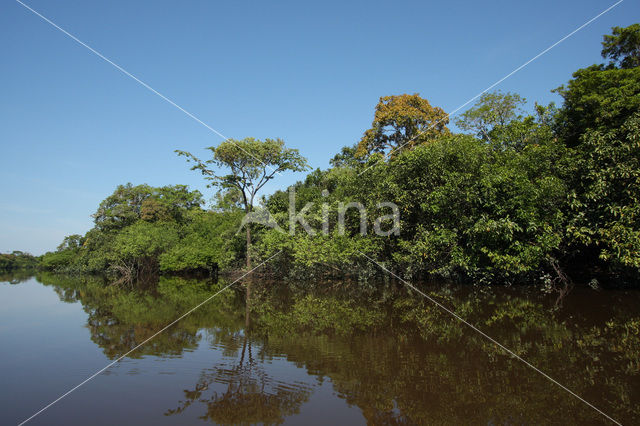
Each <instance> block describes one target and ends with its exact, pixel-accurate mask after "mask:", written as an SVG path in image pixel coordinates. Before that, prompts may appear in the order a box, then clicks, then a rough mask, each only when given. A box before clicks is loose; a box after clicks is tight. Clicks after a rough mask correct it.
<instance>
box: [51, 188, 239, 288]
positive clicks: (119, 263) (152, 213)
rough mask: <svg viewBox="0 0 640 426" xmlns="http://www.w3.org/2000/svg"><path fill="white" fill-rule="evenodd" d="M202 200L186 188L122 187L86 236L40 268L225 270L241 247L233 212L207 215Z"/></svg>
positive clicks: (126, 272)
mask: <svg viewBox="0 0 640 426" xmlns="http://www.w3.org/2000/svg"><path fill="white" fill-rule="evenodd" d="M202 202H203V201H202V195H201V194H200V192H198V191H189V189H188V188H187V187H186V186H184V185H175V186H165V187H161V188H153V187H150V186H148V185H137V186H133V185H131V184H127V185H120V186H118V188H117V189H116V190H115V192H114V193H113V194H112V195H110V196H109V197H108V198H107V199H105V200H104V201H103V202H102V203H101V204H100V207H99V208H98V213H96V215H95V218H96V226H95V227H94V228H93V229H91V230H90V231H89V232H87V234H86V235H85V236H80V235H71V236H68V237H66V238H65V239H64V241H63V242H62V244H60V246H59V247H58V250H57V251H56V252H49V253H46V254H45V255H43V256H42V259H41V262H40V267H41V268H43V269H46V270H54V271H66V272H105V271H111V272H115V273H117V274H119V275H123V276H126V277H130V278H131V277H135V276H136V275H137V274H138V272H141V273H143V274H149V273H151V274H153V273H155V272H157V271H158V270H161V271H171V272H178V271H185V270H212V269H218V268H224V267H229V266H230V265H231V264H232V263H233V262H234V261H235V259H236V253H238V252H239V250H240V249H241V247H240V246H239V244H238V239H237V238H235V235H234V233H235V230H236V229H237V227H238V224H239V217H238V216H239V213H238V212H237V211H234V210H233V209H231V210H225V209H221V210H220V211H217V212H207V211H204V210H202V209H201V208H200V205H201V204H202Z"/></svg>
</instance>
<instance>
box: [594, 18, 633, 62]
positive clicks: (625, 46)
mask: <svg viewBox="0 0 640 426" xmlns="http://www.w3.org/2000/svg"><path fill="white" fill-rule="evenodd" d="M611 33H612V34H611V35H605V36H604V41H603V42H602V57H604V58H609V59H610V60H611V64H612V65H618V66H619V67H620V68H635V67H637V66H638V65H640V24H633V25H629V26H628V27H626V28H622V27H613V28H612V29H611Z"/></svg>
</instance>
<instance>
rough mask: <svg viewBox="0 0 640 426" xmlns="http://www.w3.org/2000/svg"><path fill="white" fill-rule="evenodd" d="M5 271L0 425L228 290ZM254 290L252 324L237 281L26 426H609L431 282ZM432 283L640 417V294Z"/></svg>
mask: <svg viewBox="0 0 640 426" xmlns="http://www.w3.org/2000/svg"><path fill="white" fill-rule="evenodd" d="M0 281H2V283H0V343H1V345H0V377H1V378H2V386H1V391H0V424H18V423H20V422H21V421H23V420H25V419H27V418H28V417H29V416H31V415H32V414H34V413H35V412H37V411H38V410H40V409H41V408H42V407H44V406H45V405H47V404H48V403H50V402H51V401H53V400H55V399H56V398H58V397H59V396H60V395H62V394H64V393H65V392H66V391H68V390H69V389H71V388H73V387H74V386H76V385H77V384H78V383H80V382H82V381H83V380H85V379H86V378H87V377H89V376H91V375H92V374H93V373H95V372H96V371H98V370H100V369H101V368H103V367H105V366H106V365H107V364H109V363H110V362H112V361H113V360H115V359H117V358H118V357H120V356H121V355H122V354H125V353H127V352H128V351H130V350H131V349H132V348H134V347H136V346H137V345H138V344H139V343H141V342H142V341H144V340H145V339H147V338H148V337H150V336H152V335H153V334H154V333H155V332H156V331H158V330H160V329H161V328H163V327H164V326H165V325H167V324H168V323H170V322H171V321H173V320H174V319H175V318H177V317H179V316H180V315H181V314H183V313H184V312H186V311H187V310H189V309H190V308H191V307H192V306H194V305H196V304H198V303H199V302H201V301H202V300H204V299H206V298H207V297H209V296H210V295H212V294H214V293H215V292H216V291H218V290H219V289H220V288H222V286H223V285H224V284H223V283H218V284H212V283H208V282H206V281H197V280H185V279H178V278H162V279H161V280H160V282H159V283H158V284H157V285H151V286H148V288H145V289H140V288H138V289H135V290H134V289H125V288H117V287H113V286H105V284H104V283H103V282H102V281H100V280H98V279H94V278H65V277H62V276H56V275H39V276H37V277H36V278H29V277H22V278H19V277H0ZM254 286H255V287H256V290H255V294H256V296H255V300H253V301H252V309H251V324H250V325H249V327H247V326H246V325H245V304H244V299H243V295H242V292H241V289H240V288H238V289H235V290H234V288H233V287H232V288H231V289H229V290H227V291H224V292H222V293H221V294H220V295H219V296H217V297H215V298H214V299H212V300H211V301H210V302H209V303H207V304H206V305H204V306H203V307H202V308H200V309H198V310H196V311H195V312H193V314H191V315H189V316H188V317H186V318H184V319H183V320H181V321H180V322H179V323H177V324H176V325H174V326H172V327H171V328H169V329H168V330H166V331H165V332H163V333H161V334H160V335H158V336H157V337H155V338H154V339H152V340H151V341H149V342H148V343H147V344H145V345H144V346H142V347H140V348H139V349H137V350H136V351H134V352H132V353H131V354H129V355H128V356H126V357H125V358H124V359H123V360H122V361H120V362H118V363H117V364H115V365H114V366H113V367H111V368H109V369H108V370H106V371H105V372H103V373H102V374H99V375H98V376H96V377H95V378H94V379H93V380H91V381H89V382H87V383H86V384H85V385H83V386H82V387H80V388H78V389H77V390H76V391H75V392H73V393H71V394H69V395H68V396H66V397H65V398H63V399H61V400H60V401H59V402H57V403H56V404H54V405H53V406H51V407H50V408H49V409H47V410H46V411H44V412H42V413H41V414H40V415H38V416H37V417H35V418H34V419H33V420H31V421H30V422H29V424H34V425H35V424H65V425H73V424H105V425H113V424H154V425H155V424H180V425H183V424H202V423H221V424H237V423H244V424H249V423H267V424H279V423H289V424H364V423H371V424H483V425H498V424H607V423H609V424H611V422H610V421H609V420H607V418H606V417H604V416H603V415H601V414H599V413H598V412H597V411H596V410H594V409H593V408H591V407H589V406H588V405H586V404H585V403H584V402H582V401H580V400H578V399H577V398H576V397H574V396H572V395H571V394H569V393H568V392H566V391H565V390H562V389H561V388H560V387H559V386H558V385H556V384H554V383H552V382H551V381H549V380H548V379H546V378H545V377H543V376H542V375H540V374H539V373H537V372H536V371H534V370H532V369H531V368H529V367H527V366H526V365H524V364H523V363H522V362H521V361H519V360H517V359H514V358H512V357H510V356H508V355H506V354H505V353H504V352H503V351H502V350H500V349H499V348H497V347H496V346H495V344H493V343H491V342H489V341H488V340H486V339H485V338H483V337H482V336H480V335H479V334H478V333H476V332H475V331H473V330H470V329H469V328H468V327H466V326H464V325H462V324H460V323H459V322H458V321H456V320H455V319H453V318H452V317H451V316H450V315H448V314H445V313H443V312H442V311H441V310H439V309H438V308H436V307H434V306H433V305H432V304H431V303H430V302H428V301H426V300H424V298H422V297H421V296H419V295H417V294H408V293H406V292H404V291H403V290H402V289H399V288H395V287H393V286H387V287H385V288H383V289H382V290H379V291H376V292H373V291H371V290H368V291H364V290H354V289H351V290H348V291H347V290H344V289H342V290H341V289H340V288H336V285H335V284H333V285H332V286H333V288H331V289H329V288H328V285H327V286H324V287H326V290H325V291H320V290H316V291H314V292H313V293H304V292H287V293H284V292H281V291H276V290H269V291H267V290H260V288H261V287H262V288H265V287H269V288H273V287H274V284H273V283H271V284H266V283H263V284H260V283H255V284H254ZM324 287H323V286H320V288H324ZM337 287H340V286H337ZM427 291H430V293H429V294H430V295H432V297H434V298H436V299H437V300H438V301H439V302H440V303H443V304H445V305H446V306H448V307H451V308H452V309H454V310H455V311H456V312H457V313H458V314H459V315H461V316H462V317H464V318H466V319H468V320H469V321H470V322H472V323H473V324H475V325H477V326H478V327H479V328H480V329H482V330H483V331H485V332H486V333H487V334H489V335H490V336H492V337H493V338H495V339H496V340H497V341H499V342H501V343H502V344H504V345H505V346H506V347H508V348H510V349H512V350H513V351H514V352H516V353H517V354H518V355H520V356H522V357H523V358H524V359H526V360H527V361H529V362H531V363H532V364H533V365H535V366H536V367H538V368H539V369H541V370H542V371H544V372H546V373H547V374H549V375H550V376H551V377H553V378H554V379H556V380H557V381H558V382H559V383H562V384H563V385H565V386H567V387H568V388H570V389H571V390H572V391H574V392H575V393H577V394H578V395H580V396H581V397H583V398H584V399H585V400H587V401H589V402H590V403H592V404H593V405H594V406H596V407H597V408H599V409H600V410H602V411H603V412H605V413H606V414H607V415H609V416H611V417H612V418H614V419H616V420H617V421H619V422H621V423H623V424H634V423H635V424H638V423H640V303H639V302H640V294H639V293H638V292H633V291H595V290H591V289H575V290H574V291H573V292H572V293H571V294H569V296H567V298H565V300H564V301H563V304H562V306H561V307H557V306H555V298H556V297H555V295H544V294H542V293H540V292H539V291H533V290H526V289H506V288H494V289H491V290H487V289H473V288H468V287H466V288H461V287H455V286H446V287H442V286H440V287H439V288H438V290H437V291H436V290H435V289H428V290H427Z"/></svg>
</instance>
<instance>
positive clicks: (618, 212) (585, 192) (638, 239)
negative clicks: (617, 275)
mask: <svg viewBox="0 0 640 426" xmlns="http://www.w3.org/2000/svg"><path fill="white" fill-rule="evenodd" d="M575 165H576V169H577V170H578V172H579V173H580V175H579V179H576V181H575V190H574V192H573V193H572V200H571V201H572V203H571V208H572V211H573V212H574V214H573V216H572V221H571V223H570V226H569V228H568V230H569V232H570V233H571V235H572V236H573V237H574V238H576V239H577V240H578V241H579V242H580V243H582V244H584V245H586V246H591V247H596V248H597V251H598V256H599V257H600V259H601V260H604V261H608V262H610V263H611V264H612V266H624V267H632V268H635V269H636V270H638V269H640V113H636V114H635V115H633V116H632V117H630V118H629V119H627V121H626V122H625V123H624V125H623V126H622V127H621V128H619V129H611V130H608V131H602V130H592V131H588V132H587V133H586V134H585V135H584V137H583V140H582V144H581V145H579V146H578V148H577V152H576V163H575Z"/></svg>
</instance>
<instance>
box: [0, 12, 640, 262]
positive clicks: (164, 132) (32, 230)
mask: <svg viewBox="0 0 640 426" xmlns="http://www.w3.org/2000/svg"><path fill="white" fill-rule="evenodd" d="M24 2H25V3H26V4H28V5H29V6H30V7H32V8H34V9H35V10H37V11H38V12H40V13H41V14H43V15H44V16H46V17H48V18H49V19H51V20H52V21H53V22H55V23H56V24H57V25H59V26H61V27H62V28H64V29H65V30H67V31H69V32H70V33H72V34H74V35H75V36H76V37H78V38H79V39H81V40H82V41H84V42H85V43H87V44H89V45H90V46H92V47H93V48H94V49H96V50H98V51H100V52H101V53H102V54H104V55H105V56H107V57H108V58H110V59H111V60H113V61H114V62H116V63H118V64H119V65H121V66H122V67H123V68H125V69H126V70H127V71H129V72H131V73H132V74H134V75H136V76H137V77H138V78H140V79H141V80H143V81H145V82H146V83H148V84H149V85H150V86H152V87H153V88H155V89H156V90H158V91H159V92H161V93H162V94H164V95H165V96H167V97H169V98H171V99H172V100H174V101H175V102H176V103H177V104H179V105H180V106H182V107H183V108H185V109H187V110H189V111H190V112H192V113H193V114H194V115H196V116H197V117H198V118H200V119H201V120H202V121H204V122H206V123H207V124H208V125H210V126H211V127H213V128H215V129H216V130H218V131H219V132H221V133H222V134H224V135H225V136H227V137H233V138H244V137H247V136H253V137H257V138H266V137H272V138H275V137H281V138H283V139H284V140H285V141H286V143H287V144H288V145H289V146H291V147H294V148H298V149H299V150H300V151H301V153H302V154H303V155H305V156H306V157H307V158H309V161H310V163H311V165H312V166H313V167H314V168H315V167H321V168H326V167H327V166H328V165H329V159H330V158H331V157H332V156H333V155H334V154H335V153H336V152H338V151H339V150H340V148H341V147H342V146H345V145H352V144H353V143H354V142H356V141H357V140H358V139H359V137H360V136H361V134H362V132H363V131H364V130H365V129H366V128H367V127H368V126H369V125H370V123H371V120H372V118H373V110H374V106H375V104H376V102H377V101H378V98H379V97H380V96H385V95H392V94H402V93H420V95H421V96H423V97H425V98H427V99H428V100H429V101H430V102H431V103H432V105H436V106H440V107H442V108H444V109H445V110H447V111H450V110H452V109H454V108H456V107H458V106H459V105H460V104H462V103H464V102H465V101H467V100H468V99H469V98H470V97H472V96H474V95H475V94H477V93H478V92H480V91H482V90H483V89H485V88H486V87H487V86H489V85H490V84H492V83H494V82H495V81H497V80H498V79H500V78H501V77H503V76H504V75H506V74H508V73H509V72H511V71H512V70H514V69H515V68H517V67H518V66H520V65H521V64H523V63H524V62H526V61H527V60H529V59H530V58H531V57H533V56H535V55H536V54H538V53H539V52H540V51H542V50H543V49H545V48H546V47H548V46H549V45H551V44H553V43H554V42H556V41H557V40H559V39H560V38H562V37H563V36H565V35H566V34H568V33H569V32H571V31H572V30H574V29H575V28H577V27H578V26H580V25H582V24H583V23H584V22H586V21H587V20H589V19H590V18H592V17H594V16H595V15H597V14H598V13H599V12H601V11H602V10H604V9H605V8H607V7H608V6H610V5H612V4H613V3H615V1H613V0H607V1H604V0H581V1H557V0H555V1H547V0H542V1H536V2H530V1H529V2H521V1H509V2H507V1H484V2H475V1H437V2H435V1H416V2H401V1H398V2H373V1H366V2H365V1H362V2H355V1H338V2H333V1H321V2H320V1H317V2H304V1H291V2H280V1H272V2H257V1H256V2H246V1H237V2H222V1H204V0H200V1H185V2H178V1H148V2H146V1H131V0H128V1H121V0H111V1H102V2H93V1H84V0H83V1H80V0H77V1H68V0H59V1H55V2H54V1H45V0H24ZM637 21H640V4H639V3H638V2H637V1H634V0H626V1H624V2H623V3H622V4H620V5H619V6H617V7H616V8H614V9H613V10H612V11H610V12H609V13H607V14H606V15H604V16H602V17H601V18H599V19H598V20H597V21H595V22H594V23H592V24H591V25H589V26H588V27H586V28H585V29H583V30H582V31H580V32H579V33H577V34H575V35H574V36H573V37H571V38H570V39H568V40H566V41H565V42H563V43H562V44H560V45H559V46H557V47H556V48H554V49H553V50H551V51H550V52H548V53H547V54H545V55H544V56H542V57H541V58H539V59H538V60H536V61H535V62H533V63H532V64H530V65H529V66H527V67H526V68H524V69H523V70H521V71H520V72H518V73H517V74H516V75H514V76H512V77H510V78H509V79H507V80H506V81H504V82H503V83H501V84H500V85H499V86H498V88H499V89H501V90H503V91H515V92H518V93H520V94H521V95H522V96H524V97H526V98H527V99H528V100H529V101H531V103H533V102H534V101H538V102H542V103H547V102H549V101H558V98H557V96H556V95H554V94H552V93H550V90H551V89H553V88H555V87H557V86H559V85H561V84H563V83H565V82H566V81H567V80H568V79H569V78H570V76H571V73H572V72H573V71H575V70H576V69H578V68H580V67H584V66H588V65H590V64H593V63H598V62H601V58H600V55H599V53H600V42H601V40H602V35H603V34H605V33H609V32H610V28H611V27H612V26H616V25H617V26H627V25H630V24H632V23H634V22H637ZM0 55H1V57H2V67H1V68H0V93H1V94H2V95H1V99H2V100H1V102H0V153H1V154H0V182H2V183H1V185H0V252H6V251H10V250H14V249H16V250H25V251H29V252H31V253H34V254H41V253H43V252H45V251H47V250H52V249H54V248H55V247H56V245H57V244H58V243H59V242H60V241H61V239H62V238H63V237H64V236H65V235H69V234H74V233H84V232H86V231H87V230H88V229H89V228H90V227H91V226H92V221H91V217H90V215H91V214H92V213H93V212H94V211H95V209H96V207H97V205H98V203H99V202H100V201H101V200H102V199H104V198H105V197H106V196H107V195H109V194H110V193H111V192H112V191H113V190H114V188H115V187H116V186H117V185H118V184H122V183H126V182H132V183H134V184H140V183H148V184H150V185H154V186H161V185H168V184H188V185H190V186H191V187H192V188H197V189H200V190H201V191H203V193H205V195H207V196H210V195H211V191H210V190H207V189H206V188H205V185H204V184H203V181H202V179H201V177H200V176H199V175H197V174H195V172H191V171H189V169H188V167H187V164H186V163H185V161H184V159H183V158H178V157H176V155H175V154H174V153H173V150H174V149H183V150H189V151H192V152H194V153H195V154H199V155H204V154H205V152H204V151H203V150H202V149H203V148H204V147H206V146H211V145H216V144H218V143H220V142H221V140H222V139H221V138H220V136H218V135H216V134H214V133H213V132H211V131H210V130H208V129H207V128H205V127H204V126H202V125H201V124H199V123H197V122H196V121H195V120H193V119H192V118H190V117H188V116H187V115H185V114H184V113H183V112H181V111H179V110H178V109H176V108H175V107H173V106H171V105H170V104H169V103H167V102H166V101H164V100H162V99H161V98H159V97H158V96H157V95H155V94H153V93H151V92H150V91H148V90H147V89H145V88H144V87H142V86H141V85H140V84H138V83H136V82H135V81H134V80H132V79H131V78H129V77H127V76H125V75H124V74H122V73H121V72H120V71H118V70H117V69H115V68H114V67H113V66H111V65H109V64H108V63H106V62H104V61H103V60H102V59H100V58H99V57H97V56H96V55H94V54H92V53H91V52H90V51H88V50H87V49H86V48H84V47H82V46H80V45H79V44H77V43H76V42H74V41H73V40H72V39H70V38H69V37H67V36H66V35H64V34H63V33H61V32H60V31H58V30H57V29H55V28H54V27H52V26H51V25H50V24H48V23H46V22H45V21H43V20H42V19H41V18H39V17H38V16H36V15H34V14H33V13H32V12H30V11H29V10H27V9H25V8H24V7H23V6H21V5H20V4H19V3H17V2H15V1H12V0H6V1H3V2H2V3H1V4H0ZM302 177H303V175H301V174H299V175H285V176H282V177H279V178H278V179H276V180H274V181H273V182H272V183H271V186H269V187H267V188H265V189H266V192H272V191H273V190H274V189H277V188H283V187H286V186H287V185H288V184H291V183H293V182H294V181H295V180H298V179H300V178H302Z"/></svg>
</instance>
